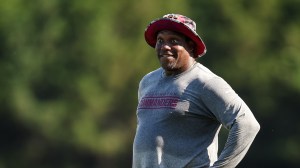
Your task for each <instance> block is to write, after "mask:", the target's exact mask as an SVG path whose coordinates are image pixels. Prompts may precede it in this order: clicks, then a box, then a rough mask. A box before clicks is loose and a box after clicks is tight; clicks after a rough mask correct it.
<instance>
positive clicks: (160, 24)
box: [144, 18, 206, 58]
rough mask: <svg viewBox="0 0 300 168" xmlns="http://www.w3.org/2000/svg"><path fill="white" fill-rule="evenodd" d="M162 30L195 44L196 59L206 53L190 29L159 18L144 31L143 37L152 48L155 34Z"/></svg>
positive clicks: (200, 40)
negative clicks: (175, 33)
mask: <svg viewBox="0 0 300 168" xmlns="http://www.w3.org/2000/svg"><path fill="white" fill-rule="evenodd" d="M162 30H171V31H175V32H178V33H181V34H183V35H185V36H187V37H188V38H190V39H191V40H192V41H194V43H195V44H196V48H195V50H196V51H195V56H194V57H196V58H198V57H201V56H203V55H204V54H205V53H206V46H205V44H204V42H203V41H202V39H201V38H200V36H199V35H198V34H197V32H195V31H193V30H192V29H191V28H190V27H188V26H186V25H185V24H184V23H182V22H180V21H177V20H174V19H169V18H161V19H157V20H154V21H153V22H151V23H150V24H149V25H148V27H147V28H146V30H145V33H144V36H145V40H146V42H147V43H148V44H149V45H150V46H151V47H153V48H155V45H156V36H157V33H158V32H160V31H162Z"/></svg>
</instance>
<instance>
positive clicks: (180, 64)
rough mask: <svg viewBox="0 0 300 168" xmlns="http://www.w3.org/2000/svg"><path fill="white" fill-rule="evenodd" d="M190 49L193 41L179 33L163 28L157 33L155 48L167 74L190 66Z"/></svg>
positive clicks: (177, 72)
mask: <svg viewBox="0 0 300 168" xmlns="http://www.w3.org/2000/svg"><path fill="white" fill-rule="evenodd" d="M192 49H193V43H192V42H191V41H189V42H187V40H186V38H185V37H184V36H183V35H181V34H179V33H176V32H173V31H169V30H163V31H160V32H159V33H158V34H157V41H156V46H155V50H156V53H157V56H158V59H159V61H160V64H161V67H162V68H163V69H164V70H165V72H166V74H167V75H176V74H179V73H181V72H184V71H185V70H187V69H188V68H189V67H190V66H191V63H192V62H193V61H194V58H193V57H192V56H191V53H192Z"/></svg>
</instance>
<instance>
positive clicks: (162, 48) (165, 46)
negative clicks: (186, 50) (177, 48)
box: [160, 43, 171, 50]
mask: <svg viewBox="0 0 300 168" xmlns="http://www.w3.org/2000/svg"><path fill="white" fill-rule="evenodd" d="M160 49H161V50H170V49H171V46H170V44H169V43H162V44H161V46H160Z"/></svg>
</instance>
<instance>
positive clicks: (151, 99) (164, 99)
mask: <svg viewBox="0 0 300 168" xmlns="http://www.w3.org/2000/svg"><path fill="white" fill-rule="evenodd" d="M178 101H179V97H177V96H145V97H143V98H142V99H141V101H140V103H139V106H138V109H162V108H168V109H175V107H176V105H177V103H178Z"/></svg>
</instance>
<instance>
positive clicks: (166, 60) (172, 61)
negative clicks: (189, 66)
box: [159, 56, 178, 71]
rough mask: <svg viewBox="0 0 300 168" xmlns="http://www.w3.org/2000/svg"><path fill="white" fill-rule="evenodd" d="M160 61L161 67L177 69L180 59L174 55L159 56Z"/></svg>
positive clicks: (171, 69) (168, 69)
mask: <svg viewBox="0 0 300 168" xmlns="http://www.w3.org/2000/svg"><path fill="white" fill-rule="evenodd" d="M159 61H160V65H161V67H162V68H163V69H164V70H166V71H174V70H176V69H177V68H178V67H177V66H178V64H177V62H178V59H176V58H174V57H170V56H169V57H160V58H159Z"/></svg>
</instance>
